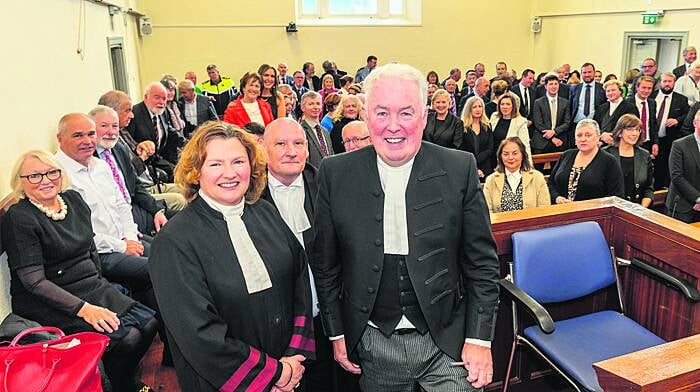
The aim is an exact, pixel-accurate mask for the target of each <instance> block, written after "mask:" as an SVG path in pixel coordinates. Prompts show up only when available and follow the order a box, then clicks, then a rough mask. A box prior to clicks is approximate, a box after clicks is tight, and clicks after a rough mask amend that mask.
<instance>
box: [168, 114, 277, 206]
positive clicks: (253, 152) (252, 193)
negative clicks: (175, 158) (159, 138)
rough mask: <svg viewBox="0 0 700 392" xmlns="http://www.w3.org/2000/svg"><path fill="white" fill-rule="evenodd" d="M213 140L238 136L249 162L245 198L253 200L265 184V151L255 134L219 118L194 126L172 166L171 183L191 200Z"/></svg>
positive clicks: (194, 195)
mask: <svg viewBox="0 0 700 392" xmlns="http://www.w3.org/2000/svg"><path fill="white" fill-rule="evenodd" d="M215 139H224V140H226V139H238V141H240V142H241V144H242V145H243V147H244V148H245V149H246V152H247V153H248V160H249V162H250V184H249V185H248V190H247V191H246V193H245V200H246V202H247V203H248V204H253V203H255V202H256V201H258V199H259V198H260V195H261V194H262V192H263V190H264V189H265V186H266V185H267V174H266V169H265V168H266V164H267V162H266V161H265V153H264V152H263V150H262V147H261V146H260V144H259V143H258V141H257V139H256V137H255V136H253V135H251V134H249V133H248V132H246V131H245V130H243V129H242V128H240V127H238V126H236V125H233V124H228V123H225V122H223V121H207V122H205V123H204V124H202V125H201V126H200V127H199V128H198V129H197V131H196V132H195V133H194V135H193V136H192V138H191V139H190V141H189V142H188V143H187V144H186V145H185V148H184V149H183V150H182V154H181V155H180V161H179V162H178V164H177V166H175V183H176V184H177V185H179V186H180V187H181V188H182V189H183V193H184V195H185V199H187V201H192V200H194V198H195V197H196V196H197V192H198V191H199V178H200V176H201V170H202V166H203V165H204V161H205V160H206V159H207V144H209V142H210V141H212V140H215Z"/></svg>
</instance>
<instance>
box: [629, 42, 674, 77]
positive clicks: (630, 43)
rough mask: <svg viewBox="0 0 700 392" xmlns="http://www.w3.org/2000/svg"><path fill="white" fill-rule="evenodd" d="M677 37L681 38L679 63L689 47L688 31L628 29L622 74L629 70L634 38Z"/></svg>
mask: <svg viewBox="0 0 700 392" xmlns="http://www.w3.org/2000/svg"><path fill="white" fill-rule="evenodd" d="M669 38H677V39H680V40H681V53H679V56H678V59H677V60H678V61H677V62H676V63H678V62H679V61H681V60H682V59H683V49H684V48H687V47H688V32H687V31H626V32H625V34H624V37H623V40H624V41H623V44H622V64H620V75H622V76H623V77H624V75H625V73H626V72H627V69H625V68H626V66H627V59H628V58H629V55H630V51H631V48H632V46H631V45H632V40H634V39H669Z"/></svg>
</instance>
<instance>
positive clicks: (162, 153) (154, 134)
mask: <svg viewBox="0 0 700 392" xmlns="http://www.w3.org/2000/svg"><path fill="white" fill-rule="evenodd" d="M166 95H167V92H166V90H165V87H163V85H162V84H160V83H159V82H153V83H151V84H149V85H148V86H147V87H146V91H145V92H144V96H143V101H142V102H139V103H137V104H136V105H134V107H133V113H134V118H133V120H131V122H129V125H128V126H127V131H129V133H130V134H131V136H132V137H133V138H134V140H136V142H137V143H140V142H143V141H145V140H150V141H152V142H153V143H154V144H155V153H154V154H153V155H152V156H151V157H150V158H149V159H148V162H147V164H150V165H153V166H154V167H155V168H157V169H161V170H163V171H165V173H166V175H167V177H168V181H167V182H172V176H173V169H174V168H175V164H177V160H178V148H180V147H182V146H183V145H184V144H185V140H184V139H183V138H182V136H180V135H179V134H178V133H177V132H175V130H174V129H172V128H171V127H170V126H169V125H168V121H167V120H166V118H165V114H164V112H165V100H166Z"/></svg>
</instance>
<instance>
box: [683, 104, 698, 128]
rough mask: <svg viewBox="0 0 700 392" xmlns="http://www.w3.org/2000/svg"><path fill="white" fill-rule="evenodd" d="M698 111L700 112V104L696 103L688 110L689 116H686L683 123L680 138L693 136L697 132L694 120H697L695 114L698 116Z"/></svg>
mask: <svg viewBox="0 0 700 392" xmlns="http://www.w3.org/2000/svg"><path fill="white" fill-rule="evenodd" d="M698 110H700V102H695V103H694V104H693V106H691V107H690V109H689V110H688V114H687V115H686V116H685V121H683V126H681V134H680V136H686V135H691V134H693V133H694V132H695V126H694V125H693V119H694V118H695V114H697V112H698Z"/></svg>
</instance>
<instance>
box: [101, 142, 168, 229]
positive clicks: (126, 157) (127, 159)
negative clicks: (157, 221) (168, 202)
mask: <svg viewBox="0 0 700 392" xmlns="http://www.w3.org/2000/svg"><path fill="white" fill-rule="evenodd" d="M112 155H114V160H115V161H116V162H117V166H118V167H119V171H120V172H121V173H122V176H123V177H124V183H125V184H126V189H128V191H129V196H131V204H133V205H137V206H139V207H141V208H143V209H144V210H146V211H148V212H149V213H150V214H151V215H155V213H156V212H158V211H160V210H163V209H165V205H163V204H162V203H161V202H159V201H158V200H156V199H154V198H153V196H151V194H150V193H148V191H147V190H146V188H145V187H144V186H143V184H142V183H141V181H139V180H138V178H137V177H138V176H137V174H136V169H135V168H134V165H133V164H132V163H131V156H130V154H129V147H128V146H127V145H126V143H124V142H123V141H122V140H121V139H120V140H119V141H118V142H117V144H116V145H115V146H114V147H113V148H112Z"/></svg>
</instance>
